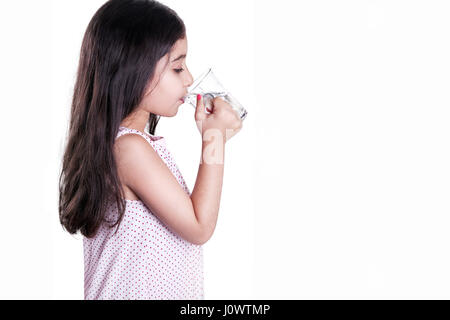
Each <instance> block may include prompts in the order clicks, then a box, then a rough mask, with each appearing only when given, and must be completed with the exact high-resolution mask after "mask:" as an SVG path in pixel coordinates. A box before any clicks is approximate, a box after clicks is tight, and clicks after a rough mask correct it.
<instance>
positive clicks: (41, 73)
mask: <svg viewBox="0 0 450 320" xmlns="http://www.w3.org/2000/svg"><path fill="white" fill-rule="evenodd" d="M161 2H163V3H164V4H166V5H168V6H169V7H171V8H173V9H174V10H175V11H176V12H177V13H178V14H179V16H180V17H181V18H182V19H183V20H184V22H185V24H186V27H187V35H188V58H187V64H188V66H189V68H190V70H191V72H192V74H193V75H194V76H196V75H198V74H200V73H201V72H203V71H204V69H206V68H207V67H208V66H212V67H213V70H214V72H215V74H216V75H217V76H218V78H219V79H220V80H221V82H222V83H223V84H224V85H225V86H226V87H227V88H228V89H229V90H230V91H231V92H232V93H233V95H234V96H236V97H237V98H238V100H239V101H240V102H241V103H242V104H243V105H244V106H245V107H246V109H247V110H248V112H249V115H248V117H247V119H246V120H245V122H244V127H243V129H242V131H241V132H240V133H239V134H238V135H236V136H235V137H233V138H232V139H231V140H230V141H229V142H228V143H227V146H226V155H225V159H226V160H225V176H224V187H223V192H222V203H221V209H220V213H219V219H218V224H217V228H216V231H215V233H214V235H213V237H212V239H211V240H210V241H209V242H208V243H206V244H205V245H204V254H205V298H206V299H283V298H284V299H351V298H353V299H369V298H374V299H420V298H423V299H434V298H435V299H444V298H445V299H449V298H450V290H449V289H448V288H449V286H450V276H449V273H448V270H449V269H450V258H449V254H448V251H449V244H450V241H449V240H450V239H449V238H450V235H449V232H448V231H447V230H448V227H449V223H450V215H449V213H450V210H449V209H450V201H449V192H450V170H449V163H450V150H449V138H450V132H449V131H450V129H449V125H448V123H449V120H450V95H449V85H450V60H449V59H448V57H449V56H450V43H449V35H450V20H449V19H448V17H449V16H450V4H449V2H447V1H392V0H391V1H287V0H280V1H276V2H273V1H261V0H259V1H251V0H248V1H242V0H238V1H236V0H235V1H226V2H224V1H200V0H196V1H193V0H191V1H182V0H178V1H175V0H171V1H161ZM103 3H104V1H97V0H95V1H94V0H85V1H68V0H66V1H39V2H36V1H31V0H28V1H20V2H17V1H16V2H12V1H9V2H2V3H1V4H0V35H1V39H2V50H1V52H0V57H1V59H0V67H1V69H0V81H1V82H0V84H1V91H0V92H1V93H0V99H1V106H2V109H1V110H2V118H1V119H2V125H1V126H0V141H1V142H0V143H1V144H0V145H1V147H2V157H1V158H0V159H1V160H0V161H1V162H0V170H1V171H0V176H1V183H0V187H1V190H0V197H1V200H2V208H1V211H0V212H1V222H0V225H1V232H0V243H1V262H2V263H1V264H0V298H1V299H15V298H22V299H83V252H82V241H81V239H82V238H81V235H77V236H71V235H69V234H68V233H66V232H64V231H63V230H62V228H61V226H60V225H59V220H58V211H57V201H58V193H57V191H58V189H57V182H58V174H59V170H60V165H61V157H62V153H63V148H64V142H65V135H66V130H67V124H68V120H69V111H70V99H71V94H72V90H73V85H74V81H75V75H76V68H77V63H78V56H79V50H80V46H81V40H82V37H83V34H84V31H85V29H86V27H87V24H88V22H89V20H90V19H91V18H92V15H93V14H94V13H95V11H96V10H97V9H98V8H99V7H100V6H101V5H102V4H103ZM193 112H194V109H193V108H192V107H190V106H189V105H184V106H182V107H181V108H180V111H179V113H178V115H177V116H176V117H174V118H162V119H161V121H160V123H159V124H158V127H157V130H156V134H157V135H162V136H164V137H166V139H167V143H168V147H169V149H170V150H171V152H172V153H173V155H174V157H175V160H176V162H177V164H178V166H179V167H180V170H181V172H182V173H183V175H184V177H185V180H186V182H187V183H188V186H189V188H190V189H191V190H192V188H193V186H194V183H195V179H196V174H197V170H198V161H199V158H200V146H201V139H200V135H199V134H198V131H197V128H196V126H195V122H194V113H193Z"/></svg>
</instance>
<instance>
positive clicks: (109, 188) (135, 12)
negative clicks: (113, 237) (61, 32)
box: [59, 0, 186, 238]
mask: <svg viewBox="0 0 450 320" xmlns="http://www.w3.org/2000/svg"><path fill="white" fill-rule="evenodd" d="M185 37H186V29H185V25H184V23H183V21H182V20H181V19H180V17H179V16H178V15H177V14H176V12H175V11H173V10H172V9H170V8H168V7H167V6H165V5H163V4H161V3H159V2H157V1H152V0H109V1H108V2H106V3H105V4H104V5H103V6H102V7H101V8H100V9H99V10H98V11H97V12H96V13H95V15H94V16H93V17H92V20H91V21H90V22H89V25H88V27H87V29H86V32H85V34H84V38H83V42H82V46H81V51H80V60H79V65H78V72H77V79H76V83H75V87H74V93H73V99H72V109H71V114H70V125H69V132H68V136H67V145H66V149H65V151H64V156H63V159H62V162H63V163H62V170H61V174H60V177H59V219H60V222H61V224H62V226H63V228H64V229H66V230H67V231H68V232H69V233H71V234H74V233H76V232H78V231H80V232H81V234H83V235H84V236H86V237H88V238H89V237H93V236H95V234H96V233H97V230H98V228H99V227H100V225H101V224H102V223H103V222H105V221H106V219H105V215H106V209H107V207H108V206H109V204H110V203H116V204H117V208H118V212H119V217H118V219H117V221H116V222H115V223H114V224H113V225H110V227H111V228H112V227H114V226H116V225H117V228H118V227H119V225H120V222H121V221H122V218H123V214H124V211H125V205H126V203H125V200H124V194H123V190H122V186H121V183H120V180H119V177H118V172H117V166H116V162H115V159H114V153H113V147H114V141H115V137H116V135H117V133H118V130H119V127H120V124H121V122H122V120H123V119H125V118H126V117H127V116H128V115H129V114H130V113H132V112H133V111H134V110H135V109H136V107H137V106H138V105H139V103H140V102H141V100H142V98H143V96H144V94H145V92H146V90H147V84H148V83H150V79H153V76H154V73H155V67H156V64H157V62H158V61H159V60H160V59H161V58H162V57H163V56H165V55H166V54H167V53H169V52H170V50H171V48H172V47H173V45H174V44H175V42H176V41H178V40H179V39H183V38H185ZM158 121H159V116H157V115H155V114H150V117H149V122H148V130H149V132H150V133H151V134H155V128H156V125H157V123H158ZM116 231H117V230H116Z"/></svg>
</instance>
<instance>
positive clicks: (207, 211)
mask: <svg viewBox="0 0 450 320" xmlns="http://www.w3.org/2000/svg"><path fill="white" fill-rule="evenodd" d="M219 144H221V145H219ZM211 146H214V149H215V152H216V153H215V154H216V156H215V157H214V158H212V156H211V158H212V159H208V157H209V156H210V151H211V150H212V148H211ZM208 149H209V150H208ZM224 150H225V142H224V141H223V140H222V139H217V138H216V139H214V140H213V141H212V142H210V143H207V142H205V141H203V144H202V160H203V161H201V162H200V166H199V169H198V174H197V180H196V182H195V186H194V190H193V191H192V194H191V199H192V204H193V207H194V212H195V215H196V217H197V221H198V222H199V224H200V225H201V229H202V230H204V232H205V234H204V237H205V238H204V239H203V241H204V242H206V241H208V240H209V239H210V238H211V236H212V234H213V232H214V229H215V228H216V223H217V216H218V214H219V207H220V197H221V194H222V183H223V172H224V154H225V153H224ZM221 151H222V152H221Z"/></svg>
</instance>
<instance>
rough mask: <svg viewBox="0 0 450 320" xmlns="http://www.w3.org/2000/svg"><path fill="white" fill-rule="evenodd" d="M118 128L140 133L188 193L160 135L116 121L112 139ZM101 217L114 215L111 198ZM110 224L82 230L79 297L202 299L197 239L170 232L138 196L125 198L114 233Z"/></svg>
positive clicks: (121, 132) (200, 247) (200, 259)
mask: <svg viewBox="0 0 450 320" xmlns="http://www.w3.org/2000/svg"><path fill="white" fill-rule="evenodd" d="M124 134H138V135H140V136H142V137H144V138H145V140H146V141H147V142H148V143H149V144H150V145H151V146H152V147H153V148H154V149H155V150H156V152H157V153H158V155H159V156H160V157H161V159H162V160H163V161H164V163H165V164H166V165H167V167H168V168H169V169H170V171H171V172H172V173H173V175H174V176H175V177H176V179H177V180H178V182H179V183H180V185H181V186H182V188H183V189H184V190H185V191H186V193H187V194H188V195H189V196H190V194H191V193H190V191H189V189H188V187H187V185H186V183H185V181H184V179H183V177H182V175H181V173H180V171H179V170H178V167H177V165H176V164H175V162H174V159H173V157H172V155H171V153H170V152H169V150H168V149H167V148H166V143H165V140H164V138H163V137H160V136H153V135H150V134H149V133H147V132H145V133H144V132H141V131H138V130H134V129H130V128H125V127H120V128H119V133H118V134H117V136H116V139H117V138H118V137H120V136H121V135H124ZM106 217H107V220H109V221H114V222H115V221H116V220H117V217H118V211H117V205H116V204H110V206H109V208H108V211H107V216H106ZM111 219H112V220H111ZM116 228H117V226H115V227H114V228H108V226H106V225H105V224H102V225H101V227H100V228H99V230H98V232H97V234H96V235H95V237H93V238H86V237H84V236H83V253H84V298H85V300H93V299H95V300H97V299H98V300H100V299H107V300H113V299H114V300H140V299H154V300H163V299H164V300H170V299H172V300H199V299H204V294H203V250H202V246H201V245H195V244H192V243H190V242H188V241H186V240H184V239H182V238H181V237H179V236H178V235H177V234H175V233H173V232H172V231H171V230H169V229H168V228H167V227H166V226H165V225H164V224H163V223H162V222H161V221H160V220H159V219H158V218H157V217H156V216H155V215H154V214H153V213H152V212H151V211H150V210H149V209H148V208H147V207H146V205H145V204H144V203H143V202H142V201H140V200H126V208H125V213H124V216H123V219H122V222H121V223H120V226H119V229H118V230H117V233H116V234H115V235H114V232H115V231H116Z"/></svg>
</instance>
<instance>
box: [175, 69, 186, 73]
mask: <svg viewBox="0 0 450 320" xmlns="http://www.w3.org/2000/svg"><path fill="white" fill-rule="evenodd" d="M173 70H175V72H176V73H180V72H182V71H184V69H173Z"/></svg>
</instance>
